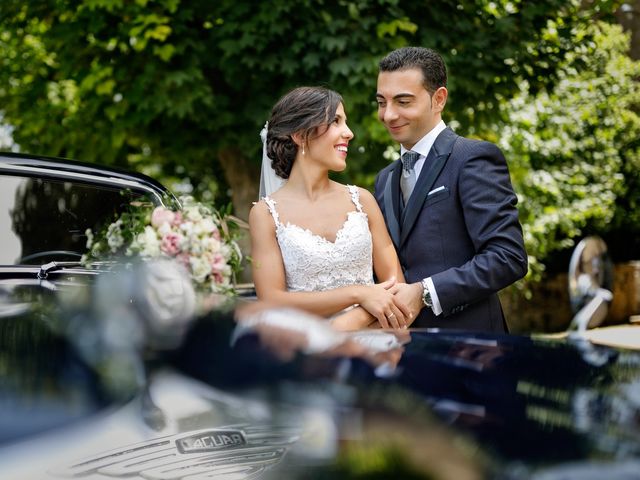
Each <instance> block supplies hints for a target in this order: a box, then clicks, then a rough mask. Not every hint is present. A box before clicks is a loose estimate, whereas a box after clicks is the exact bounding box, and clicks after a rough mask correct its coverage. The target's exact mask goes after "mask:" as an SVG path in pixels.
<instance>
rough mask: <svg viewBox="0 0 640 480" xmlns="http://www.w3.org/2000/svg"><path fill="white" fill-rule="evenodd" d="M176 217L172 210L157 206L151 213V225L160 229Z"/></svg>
mask: <svg viewBox="0 0 640 480" xmlns="http://www.w3.org/2000/svg"><path fill="white" fill-rule="evenodd" d="M174 218H175V213H173V212H172V211H171V210H167V209H166V208H164V207H156V208H155V209H154V210H153V213H152V214H151V225H152V226H153V228H155V229H158V228H160V226H161V225H162V224H164V223H168V224H169V225H171V222H173V220H174Z"/></svg>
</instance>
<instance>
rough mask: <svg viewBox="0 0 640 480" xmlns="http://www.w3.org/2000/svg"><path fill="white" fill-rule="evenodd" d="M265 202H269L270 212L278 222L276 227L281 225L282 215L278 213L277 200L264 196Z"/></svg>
mask: <svg viewBox="0 0 640 480" xmlns="http://www.w3.org/2000/svg"><path fill="white" fill-rule="evenodd" d="M262 199H263V200H264V202H265V203H266V204H267V207H268V208H269V213H271V216H272V217H273V221H274V222H275V224H276V227H278V226H280V215H278V211H277V210H276V201H275V200H274V199H273V198H271V197H262Z"/></svg>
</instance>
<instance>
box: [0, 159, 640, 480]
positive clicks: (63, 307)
mask: <svg viewBox="0 0 640 480" xmlns="http://www.w3.org/2000/svg"><path fill="white" fill-rule="evenodd" d="M0 182H2V184H3V188H2V189H0V192H2V193H1V194H0V195H2V204H1V205H0V218H2V220H1V221H2V222H4V225H3V228H2V230H1V231H2V235H3V239H2V249H1V250H2V261H1V262H0V264H1V266H0V269H1V270H0V299H1V301H0V478H2V479H3V480H5V479H6V480H14V479H16V480H17V479H43V478H52V479H64V478H67V479H68V478H74V479H92V480H95V479H113V478H126V479H190V480H192V479H201V478H224V479H257V478H264V479H270V478H279V479H281V478H286V479H289V478H292V479H297V478H304V479H308V478H312V479H313V478H318V479H324V478H358V479H361V478H416V479H417V478H424V479H427V478H435V479H481V478H492V479H493V478H498V479H530V478H533V479H567V478H580V479H582V478H587V479H596V478H597V479H602V478H607V479H609V478H614V479H615V478H625V479H626V478H638V477H639V476H640V354H639V353H638V352H636V351H634V350H631V349H623V348H613V347H607V346H599V345H596V344H593V343H591V342H589V341H588V340H586V339H585V337H584V336H583V335H581V334H580V330H582V329H583V328H585V327H586V326H587V325H588V324H589V321H591V320H592V319H593V318H595V317H596V316H597V314H596V312H597V311H598V310H599V309H601V308H602V307H603V306H604V305H605V304H606V298H607V297H606V289H603V288H601V289H600V290H602V291H600V290H598V288H593V285H590V284H589V281H585V278H586V277H585V276H584V275H587V274H589V275H591V273H592V272H589V271H587V270H584V269H583V270H580V269H579V268H578V267H576V268H578V270H580V271H579V272H578V273H577V274H576V275H577V276H580V275H582V277H580V278H581V280H579V282H578V283H579V284H580V285H581V287H580V285H579V288H577V289H578V290H580V288H582V289H583V290H584V292H583V293H585V294H588V293H589V292H591V295H590V296H589V295H584V296H585V297H587V298H586V300H584V299H583V300H582V302H578V303H577V304H576V308H581V309H582V310H581V311H582V316H578V317H577V318H578V320H577V323H579V324H580V325H577V326H576V330H577V331H576V332H575V333H573V334H572V335H569V336H566V337H564V338H562V339H554V338H549V337H546V336H516V335H495V334H490V335H489V334H480V333H472V332H460V331H444V330H438V331H426V330H414V331H409V332H392V331H363V332H354V333H350V334H346V333H339V332H335V331H333V330H332V329H331V328H329V327H328V325H327V324H326V323H325V322H323V321H322V320H321V319H318V318H315V317H313V316H310V315H308V314H305V313H303V312H299V311H295V310H290V309H274V308H268V307H267V306H264V305H261V304H260V303H259V302H256V301H255V300H251V299H246V298H239V299H238V300H237V301H236V302H235V305H234V306H233V307H232V308H222V309H215V310H206V311H199V312H198V314H197V315H194V316H193V317H192V318H189V319H186V320H185V319H180V321H173V322H172V321H169V322H167V321H166V316H165V317H163V320H162V321H160V319H159V318H160V317H159V315H158V314H157V309H155V308H154V300H153V299H154V298H158V295H157V289H158V287H159V286H160V285H163V286H166V285H167V282H168V281H169V280H167V279H170V280H171V275H173V274H174V273H175V274H176V275H177V273H176V272H172V269H171V268H172V267H171V265H170V264H163V263H162V262H159V263H157V264H153V263H147V264H140V265H137V266H136V265H133V266H126V267H123V268H118V266H114V265H111V266H109V268H102V269H101V268H98V269H91V270H88V269H85V268H84V267H83V266H82V265H81V264H80V263H79V261H78V260H79V258H80V256H81V255H82V254H83V253H84V251H85V249H86V247H85V245H86V238H85V237H84V232H85V230H86V229H87V228H96V227H97V226H99V225H101V224H104V223H105V222H106V221H109V220H111V218H113V215H114V214H117V213H118V212H121V211H123V210H124V209H125V208H128V206H129V205H130V204H131V203H132V202H152V203H154V204H158V205H159V204H161V203H162V202H166V201H167V200H166V198H171V196H170V194H169V192H167V191H166V189H164V188H163V187H162V186H160V185H159V184H157V183H156V182H154V181H152V180H151V179H148V178H147V177H144V176H141V175H133V174H127V173H125V172H120V171H115V170H108V169H104V168H101V167H97V166H95V165H94V166H90V165H85V164H80V163H76V162H67V161H61V160H57V159H46V158H33V157H28V156H24V155H8V154H2V155H0ZM583 263H584V262H583ZM587 263H589V265H591V266H593V265H594V263H593V259H591V261H590V262H587ZM576 278H577V277H576ZM171 281H172V280H171ZM585 284H588V285H587V286H586V287H585ZM175 301H177V302H179V301H180V297H179V296H177V297H176V299H175ZM587 314H588V318H587Z"/></svg>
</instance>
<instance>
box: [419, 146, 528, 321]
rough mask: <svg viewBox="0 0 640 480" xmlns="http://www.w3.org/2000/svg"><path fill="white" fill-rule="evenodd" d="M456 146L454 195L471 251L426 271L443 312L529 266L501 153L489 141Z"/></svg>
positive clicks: (511, 279) (460, 306)
mask: <svg viewBox="0 0 640 480" xmlns="http://www.w3.org/2000/svg"><path fill="white" fill-rule="evenodd" d="M459 143H460V142H459ZM460 148H461V151H459V152H456V153H457V154H458V155H460V157H461V158H466V160H465V161H463V162H462V163H461V166H460V169H459V176H458V192H460V194H459V201H460V204H461V210H462V215H463V220H464V224H465V226H466V229H467V233H468V235H469V238H470V239H471V242H472V243H473V247H474V250H475V254H474V255H473V257H472V258H471V259H470V260H469V261H467V262H466V263H464V264H463V265H460V266H456V267H453V268H449V269H448V270H445V271H443V272H440V273H438V274H435V275H433V276H432V277H431V278H432V280H433V283H434V286H435V289H436V291H437V292H438V297H439V299H440V302H441V306H442V309H443V312H444V314H445V315H447V314H449V313H452V310H453V311H460V310H461V309H463V308H464V307H466V306H467V305H468V304H471V303H473V302H476V301H478V300H482V299H483V298H486V297H487V296H489V295H491V294H494V293H496V292H498V291H499V290H501V289H502V288H505V287H507V286H508V285H510V284H512V283H514V282H515V281H517V280H519V279H520V278H522V277H524V275H525V274H526V273H527V268H528V261H527V253H526V251H525V248H524V239H523V236H522V227H521V225H520V222H519V220H518V210H517V208H516V204H517V197H516V195H515V193H514V191H513V187H512V185H511V179H510V177H509V170H508V167H507V162H506V160H505V158H504V155H503V154H502V152H501V151H500V149H499V148H498V147H497V146H495V145H493V144H491V143H488V142H465V143H464V144H463V145H461V146H460Z"/></svg>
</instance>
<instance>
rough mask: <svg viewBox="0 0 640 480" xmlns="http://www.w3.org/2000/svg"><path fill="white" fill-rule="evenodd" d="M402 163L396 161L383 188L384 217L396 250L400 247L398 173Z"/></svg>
mask: <svg viewBox="0 0 640 480" xmlns="http://www.w3.org/2000/svg"><path fill="white" fill-rule="evenodd" d="M401 171H402V162H400V160H397V161H396V164H395V165H394V167H393V168H392V170H391V172H389V175H387V179H386V182H385V186H384V194H383V197H384V215H385V217H386V220H387V228H388V230H389V235H390V236H391V240H392V241H393V244H394V245H395V247H396V249H398V247H399V246H400V172H401Z"/></svg>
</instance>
